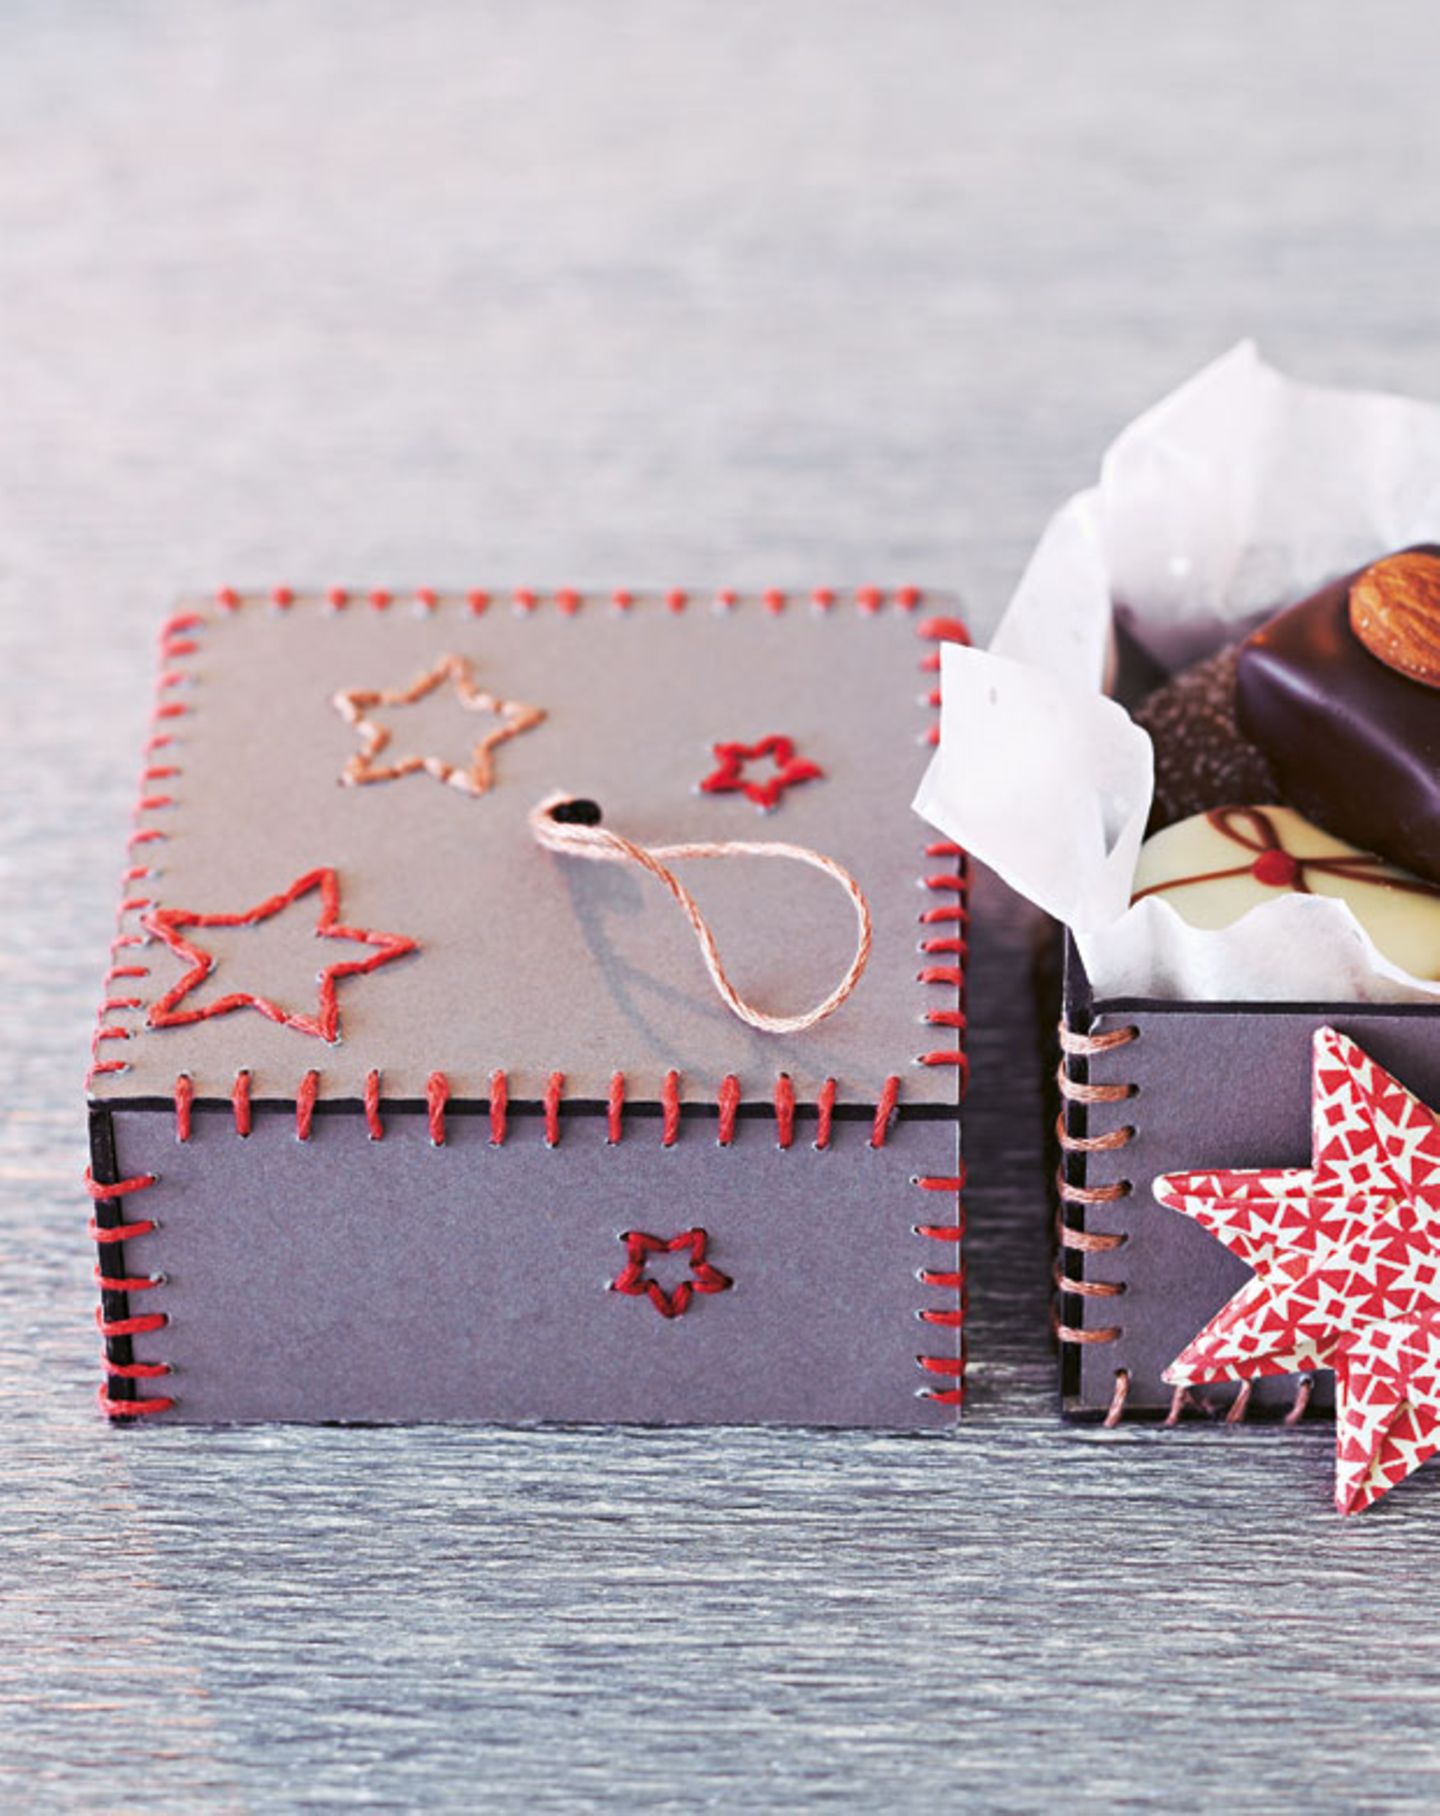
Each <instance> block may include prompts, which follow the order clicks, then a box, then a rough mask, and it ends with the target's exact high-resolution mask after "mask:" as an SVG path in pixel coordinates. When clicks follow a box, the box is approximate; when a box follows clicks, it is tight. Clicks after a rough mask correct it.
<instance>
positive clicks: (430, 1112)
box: [425, 1072, 450, 1148]
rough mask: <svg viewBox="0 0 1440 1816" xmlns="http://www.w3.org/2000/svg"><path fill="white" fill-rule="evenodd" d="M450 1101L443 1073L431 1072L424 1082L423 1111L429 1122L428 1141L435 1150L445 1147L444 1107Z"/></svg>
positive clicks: (447, 1085) (448, 1081)
mask: <svg viewBox="0 0 1440 1816" xmlns="http://www.w3.org/2000/svg"><path fill="white" fill-rule="evenodd" d="M449 1101H450V1080H449V1079H448V1078H446V1076H445V1074H444V1073H443V1072H432V1073H431V1074H430V1076H429V1078H427V1079H426V1081H425V1110H426V1114H427V1116H428V1118H429V1122H430V1141H431V1144H432V1145H433V1146H435V1147H437V1148H443V1147H444V1146H445V1105H446V1104H447V1103H448V1102H449Z"/></svg>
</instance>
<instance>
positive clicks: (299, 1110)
mask: <svg viewBox="0 0 1440 1816" xmlns="http://www.w3.org/2000/svg"><path fill="white" fill-rule="evenodd" d="M319 1095H320V1074H319V1073H318V1072H317V1071H315V1070H314V1069H313V1068H312V1069H311V1070H310V1071H308V1072H307V1073H306V1074H305V1076H304V1077H303V1078H302V1079H301V1080H300V1089H299V1090H298V1091H297V1092H296V1093H295V1139H296V1141H309V1139H310V1130H311V1127H312V1126H313V1124H314V1120H315V1100H316V1098H317V1097H318V1096H319Z"/></svg>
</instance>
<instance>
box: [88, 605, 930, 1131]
mask: <svg viewBox="0 0 1440 1816" xmlns="http://www.w3.org/2000/svg"><path fill="white" fill-rule="evenodd" d="M958 634H963V633H961V632H960V629H959V626H958V624H957V623H956V621H955V618H954V607H953V605H952V604H951V603H949V602H947V601H945V600H943V599H940V598H933V597H932V598H927V599H925V600H923V601H922V600H920V598H919V597H918V595H916V594H914V593H910V592H906V593H901V594H895V593H888V594H885V593H879V592H868V591H867V592H863V593H861V594H860V595H858V596H856V595H838V596H836V595H831V594H829V593H823V592H822V593H819V594H815V595H809V594H806V595H791V596H789V597H786V596H783V595H780V594H764V595H739V596H736V595H731V594H725V595H721V596H720V597H719V598H718V599H717V598H715V597H714V596H712V595H703V596H702V595H698V594H697V595H694V596H693V597H692V596H687V595H684V594H679V593H671V594H654V593H652V594H645V593H636V594H634V595H633V596H632V595H629V594H618V595H590V596H585V597H583V598H582V597H581V596H579V595H577V594H571V593H559V594H546V595H537V594H532V593H520V594H508V593H507V594H496V595H494V596H493V597H491V596H490V595H487V594H483V593H455V594H439V595H436V594H432V593H428V592H425V593H421V594H419V595H404V594H397V595H394V596H391V595H389V594H381V595H353V596H348V597H347V596H345V595H341V594H331V595H328V596H327V595H324V594H314V595H292V594H290V593H289V592H288V591H285V590H283V589H282V590H280V591H279V592H278V593H276V594H273V595H253V596H248V597H240V596H237V595H235V594H232V593H228V592H227V593H224V594H221V595H220V596H219V598H218V599H216V600H207V601H203V602H198V603H195V604H192V605H187V606H185V607H184V608H183V609H182V610H181V611H180V612H179V613H178V614H177V615H176V617H175V618H174V619H172V620H171V622H170V623H169V625H167V627H166V631H165V637H164V643H163V664H162V674H161V677H160V689H159V695H158V704H157V709H156V717H155V724H154V735H153V736H152V738H151V739H150V741H149V745H148V747H147V753H146V761H145V770H144V781H143V784H142V791H141V800H140V807H139V811H138V813H137V816H136V829H135V832H134V834H133V836H132V842H131V851H132V859H131V867H130V870H129V872H128V874H127V881H126V886H125V899H124V902H123V904H122V909H121V917H120V932H119V939H118V941H117V946H116V952H115V962H114V966H113V968H112V975H111V978H110V980H109V983H108V996H107V1004H106V1009H105V1010H104V1012H103V1013H102V1025H101V1027H100V1029H99V1030H98V1035H97V1042H96V1065H95V1069H94V1072H93V1073H92V1077H91V1088H92V1092H93V1094H94V1096H95V1097H96V1098H97V1099H100V1100H102V1101H112V1102H113V1101H117V1100H126V1101H134V1100H136V1099H145V1098H150V1097H168V1096H169V1095H171V1094H172V1092H173V1091H174V1088H175V1084H176V1080H177V1078H183V1079H185V1080H186V1081H187V1083H186V1089H187V1091H189V1092H193V1093H194V1094H195V1095H196V1096H197V1097H200V1098H205V1097H215V1096H227V1095H229V1094H230V1093H231V1091H232V1089H233V1087H234V1081H235V1079H236V1077H237V1075H240V1074H244V1075H246V1078H245V1084H246V1088H247V1090H249V1091H251V1092H253V1093H254V1095H255V1096H256V1097H257V1098H264V1097H272V1098H281V1099H293V1098H296V1097H297V1096H299V1095H300V1094H302V1093H304V1092H307V1091H308V1092H309V1093H310V1094H311V1096H312V1097H314V1098H316V1099H318V1100H319V1101H320V1102H321V1103H324V1102H327V1101H329V1100H342V1099H343V1100H352V1099H356V1098H361V1097H363V1095H364V1094H365V1093H366V1092H367V1091H369V1092H372V1093H373V1092H375V1091H376V1090H383V1092H384V1094H385V1096H386V1097H387V1098H396V1099H405V1098H423V1097H424V1095H425V1093H426V1090H427V1086H430V1084H431V1081H432V1080H433V1079H434V1078H435V1077H436V1076H437V1075H438V1076H440V1077H441V1078H442V1079H443V1080H444V1082H445V1088H446V1090H447V1092H448V1093H449V1094H450V1095H451V1096H452V1097H453V1098H454V1099H456V1100H475V1101H477V1102H478V1101H481V1100H483V1099H485V1098H486V1097H487V1095H489V1094H490V1093H491V1092H492V1091H493V1089H494V1085H493V1080H494V1078H495V1076H496V1075H497V1074H500V1075H503V1076H504V1078H505V1079H506V1080H507V1081H508V1090H509V1092H510V1095H511V1096H512V1098H514V1099H517V1100H518V1099H540V1098H542V1097H544V1096H546V1095H547V1093H548V1094H549V1096H550V1097H551V1098H552V1099H553V1098H554V1097H556V1096H557V1095H559V1094H560V1093H563V1096H564V1098H565V1099H566V1101H567V1102H568V1101H575V1100H586V1101H589V1100H593V1101H595V1102H597V1103H604V1102H605V1101H607V1100H608V1099H609V1098H610V1097H611V1096H612V1094H613V1092H614V1091H615V1090H616V1088H617V1087H616V1079H617V1075H618V1076H619V1078H620V1079H621V1081H622V1083H621V1086H620V1088H621V1089H623V1090H624V1091H625V1093H626V1095H627V1097H628V1099H629V1101H631V1102H632V1103H634V1102H639V1101H642V1100H648V1101H651V1102H654V1103H660V1102H663V1101H667V1100H668V1101H670V1102H671V1103H672V1104H673V1103H675V1102H679V1103H698V1102H701V1101H707V1102H710V1103H713V1102H714V1101H715V1097H716V1093H717V1092H719V1091H721V1090H722V1089H727V1088H728V1090H729V1091H730V1093H731V1096H732V1099H733V1098H734V1096H735V1095H736V1085H735V1084H734V1083H727V1081H738V1096H739V1100H740V1102H741V1103H742V1104H748V1103H760V1102H765V1103H769V1102H770V1101H771V1100H772V1098H773V1094H774V1092H775V1089H776V1087H777V1081H778V1082H779V1085H780V1088H781V1089H782V1090H788V1091H793V1092H794V1093H795V1095H796V1096H798V1097H799V1098H800V1099H801V1100H802V1101H803V1100H810V1099H816V1098H818V1097H819V1096H820V1095H821V1094H822V1093H825V1092H826V1091H827V1081H831V1080H833V1081H834V1084H833V1086H829V1087H828V1089H829V1091H830V1095H831V1096H832V1097H833V1098H834V1099H835V1101H836V1102H837V1103H838V1104H839V1105H841V1106H869V1107H871V1108H873V1107H874V1106H875V1105H876V1104H877V1103H878V1102H880V1101H881V1100H882V1099H883V1098H885V1097H886V1095H887V1094H888V1096H889V1098H890V1100H891V1101H893V1100H894V1098H895V1094H896V1089H897V1087H896V1085H895V1084H894V1083H893V1082H892V1081H893V1080H895V1079H898V1080H899V1087H898V1090H899V1102H900V1105H901V1107H902V1110H903V1108H904V1107H906V1106H913V1107H915V1108H916V1109H918V1110H919V1111H921V1112H922V1113H930V1114H936V1113H946V1112H953V1109H954V1105H955V1102H956V1099H957V1094H958V1093H957V1083H958V1078H959V1072H960V1063H961V1062H960V1059H959V1049H960V1047H961V1045H962V1036H961V1031H960V1025H959V1024H960V1017H959V1002H958V997H959V980H960V968H961V965H962V960H963V924H962V923H963V915H964V909H963V899H962V879H961V869H962V865H961V861H960V858H959V854H958V852H956V850H955V848H954V847H952V846H941V845H937V844H936V843H935V841H934V839H933V837H932V836H931V835H929V834H928V833H927V829H926V828H925V826H924V825H923V823H922V822H921V821H920V820H919V819H918V818H917V817H916V816H915V815H914V814H913V813H912V811H911V808H910V799H911V796H912V794H913V792H914V789H915V786H916V784H917V781H918V779H919V776H920V773H921V771H922V769H923V767H924V763H925V759H926V745H927V742H928V741H930V740H931V739H932V738H933V728H934V725H935V722H936V714H935V706H936V704H937V700H936V696H935V694H934V692H933V690H934V689H935V688H936V687H937V686H938V675H936V674H935V673H934V672H933V671H934V668H935V664H934V661H933V658H934V653H935V644H936V642H937V641H938V640H940V639H943V638H945V637H947V636H954V635H958ZM777 740H778V741H783V742H777ZM718 746H736V747H739V749H738V750H732V751H730V752H728V754H727V753H726V752H724V751H720V750H717V747H718ZM747 753H748V754H747ZM487 772H488V773H487ZM557 790H563V791H566V792H567V793H573V794H574V795H576V796H583V797H586V798H588V799H590V800H593V801H594V802H596V803H598V804H600V806H601V808H602V810H603V814H604V824H605V826H606V827H607V828H609V829H612V830H614V831H615V832H618V833H620V834H622V835H624V836H625V837H626V838H628V839H631V840H634V841H637V842H639V843H641V844H644V845H646V846H655V845H665V844H671V843H675V842H677V841H685V840H706V841H734V840H756V839H767V840H783V841H786V842H789V843H793V844H796V845H801V846H806V847H809V848H812V849H813V850H815V851H817V852H820V853H823V854H825V855H826V856H827V857H829V858H832V859H834V860H836V861H837V862H838V863H839V864H841V865H843V866H844V867H845V868H846V869H847V870H848V871H849V872H850V873H851V874H852V875H853V876H854V878H855V879H856V881H857V882H858V883H859V885H860V887H861V888H862V889H863V891H864V893H865V896H866V897H867V899H868V902H869V905H870V909H871V912H872V915H873V920H874V947H873V952H872V956H871V958H870V962H869V965H868V968H867V969H866V971H865V973H864V975H863V976H862V977H861V979H860V981H859V983H858V985H857V986H856V988H855V990H854V992H853V994H852V995H851V996H850V998H849V999H848V1000H847V1001H846V1002H845V1003H843V1005H842V1006H841V1007H840V1008H839V1009H838V1010H837V1011H836V1012H835V1013H834V1014H833V1015H831V1016H830V1017H828V1018H827V1019H826V1020H824V1021H823V1022H821V1023H819V1024H818V1025H817V1026H815V1027H813V1028H810V1029H808V1030H806V1031H803V1032H799V1033H793V1034H786V1035H775V1034H767V1033H763V1032H759V1031H757V1030H755V1029H753V1028H751V1027H749V1026H747V1025H745V1024H744V1023H743V1022H742V1021H740V1020H739V1019H737V1018H736V1016H735V1015H733V1014H732V1013H731V1012H730V1011H729V1010H728V1009H727V1008H726V1007H725V1005H724V1004H723V1003H722V1002H721V1000H720V998H719V996H718V995H717V993H716V990H715V988H714V986H713V984H712V981H711V979H710V976H709V975H708V974H707V971H706V969H705V966H704V963H703V961H702V957H701V954H700V951H699V949H698V947H697V944H696V938H695V933H694V931H693V929H692V927H691V926H690V924H689V922H688V921H687V919H686V917H685V915H684V914H683V913H682V912H681V910H680V908H679V906H678V905H677V903H676V902H675V901H674V900H673V899H672V897H671V896H670V894H669V893H668V892H667V890H666V889H665V888H663V887H661V886H659V885H658V884H657V883H656V881H655V880H654V879H653V878H652V877H649V876H646V875H645V874H643V873H642V872H640V871H639V870H638V869H636V868H634V867H631V866H626V865H616V864H610V863H604V864H601V863H589V862H583V861H578V860H576V859H574V858H570V857H565V856H561V855H557V854H555V853H554V852H552V851H549V850H545V849H542V848H541V847H540V845H539V844H537V842H536V839H535V837H534V835H533V832H532V830H531V828H530V825H529V823H528V816H529V815H530V813H531V810H532V809H533V808H534V807H535V806H536V804H537V803H538V802H540V801H542V800H543V799H544V798H546V797H547V796H549V795H551V794H553V793H554V792H555V791H557ZM752 796H755V797H766V798H769V799H772V800H773V807H772V810H771V811H768V812H765V811H762V809H761V807H760V806H758V805H757V804H756V800H755V799H753V798H751V797H752ZM675 868H676V869H677V871H680V872H682V873H683V876H684V880H685V882H686V884H687V886H688V887H690V888H691V889H692V890H693V891H694V894H695V896H696V898H697V900H698V902H699V904H700V906H701V908H702V910H703V912H704V914H705V916H706V917H707V919H708V920H709V922H710V924H711V926H712V927H713V930H714V933H715V937H716V940H717V942H718V945H719V950H720V953H721V955H722V958H723V962H724V964H725V967H726V969H727V971H728V973H729V975H730V977H731V978H732V979H733V981H734V983H735V985H736V986H737V988H738V989H739V990H740V991H741V992H742V993H743V995H744V996H745V997H746V998H747V999H748V1000H749V1001H751V1002H752V1003H754V1004H755V1005H757V1006H758V1007H761V1008H763V1009H766V1010H770V1011H774V1012H778V1013H791V1012H798V1011H801V1010H803V1009H806V1008H808V1007H810V1006H811V1005H813V1004H814V1003H816V1002H818V1001H820V1000H821V999H823V998H824V997H825V996H826V995H827V993H828V992H829V991H830V990H831V989H832V988H833V987H834V986H835V985H836V983H837V982H838V981H839V979H840V978H841V977H842V975H843V974H844V972H845V970H846V967H847V964H848V963H849V961H850V958H851V955H852V952H853V950H854V946H855V916H854V912H853V908H852V904H851V902H850V900H849V899H848V898H847V896H846V894H845V892H844V890H843V888H842V887H841V886H839V885H838V884H837V882H836V881H835V880H834V879H833V878H832V877H830V876H827V875H825V874H822V873H820V872H817V871H816V870H814V869H812V868H809V867H807V866H805V865H802V864H799V863H796V862H793V861H785V860H777V859H763V860H762V859H758V858H754V857H744V858H730V859H727V860H725V861H710V862H704V863H698V862H696V863H686V864H682V865H677V866H676V867H675Z"/></svg>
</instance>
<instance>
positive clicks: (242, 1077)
mask: <svg viewBox="0 0 1440 1816" xmlns="http://www.w3.org/2000/svg"><path fill="white" fill-rule="evenodd" d="M230 1107H231V1108H232V1109H233V1110H234V1112H235V1133H236V1134H237V1135H240V1136H242V1137H243V1136H246V1135H248V1134H249V1133H250V1074H249V1073H248V1072H247V1071H245V1070H244V1069H243V1067H242V1069H241V1070H240V1071H238V1072H237V1073H236V1074H235V1083H234V1084H233V1085H232V1086H231V1089H230Z"/></svg>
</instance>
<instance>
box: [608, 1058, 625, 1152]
mask: <svg viewBox="0 0 1440 1816" xmlns="http://www.w3.org/2000/svg"><path fill="white" fill-rule="evenodd" d="M605 1116H606V1124H607V1131H606V1133H607V1139H608V1140H609V1142H610V1144H611V1145H612V1146H613V1145H614V1144H615V1143H616V1142H617V1141H619V1139H620V1138H621V1136H622V1135H623V1134H624V1133H625V1074H624V1073H623V1072H612V1073H611V1075H610V1096H609V1098H608V1100H607V1102H606V1105H605Z"/></svg>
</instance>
